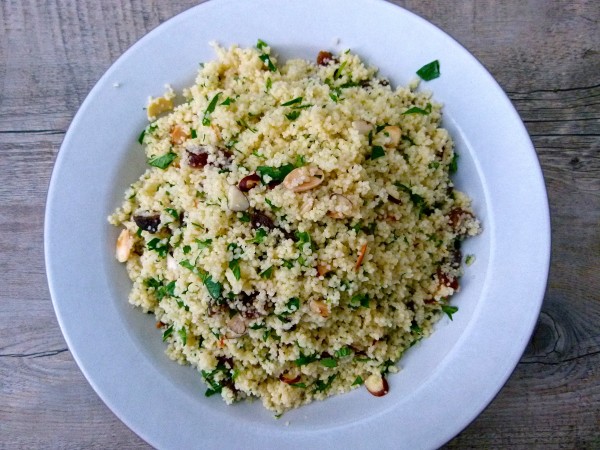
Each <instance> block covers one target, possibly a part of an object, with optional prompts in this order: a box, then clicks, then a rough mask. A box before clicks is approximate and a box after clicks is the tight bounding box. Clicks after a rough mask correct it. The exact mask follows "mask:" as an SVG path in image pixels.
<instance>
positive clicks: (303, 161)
mask: <svg viewBox="0 0 600 450" xmlns="http://www.w3.org/2000/svg"><path fill="white" fill-rule="evenodd" d="M305 165H306V159H305V158H304V155H296V162H294V166H296V167H302V166H305Z"/></svg>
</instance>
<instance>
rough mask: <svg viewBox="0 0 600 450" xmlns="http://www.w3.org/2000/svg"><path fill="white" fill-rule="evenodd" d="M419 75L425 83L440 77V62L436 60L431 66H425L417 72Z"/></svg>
mask: <svg viewBox="0 0 600 450" xmlns="http://www.w3.org/2000/svg"><path fill="white" fill-rule="evenodd" d="M417 75H419V76H420V77H421V79H423V80H424V81H431V80H434V79H435V78H438V77H439V76H440V62H439V61H438V60H437V59H436V60H435V61H431V62H430V63H429V64H425V65H424V66H423V67H421V68H420V69H419V70H417Z"/></svg>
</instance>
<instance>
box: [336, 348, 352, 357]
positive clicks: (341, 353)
mask: <svg viewBox="0 0 600 450" xmlns="http://www.w3.org/2000/svg"><path fill="white" fill-rule="evenodd" d="M351 354H352V350H350V348H349V347H342V348H340V349H339V350H336V351H335V353H334V356H335V357H336V358H345V357H346V356H350V355H351Z"/></svg>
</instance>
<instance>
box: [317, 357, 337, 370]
mask: <svg viewBox="0 0 600 450" xmlns="http://www.w3.org/2000/svg"><path fill="white" fill-rule="evenodd" d="M320 362H321V364H322V365H324V366H325V367H329V368H333V367H337V360H336V359H335V358H323V359H321V360H320Z"/></svg>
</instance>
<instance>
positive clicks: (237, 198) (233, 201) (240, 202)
mask: <svg viewBox="0 0 600 450" xmlns="http://www.w3.org/2000/svg"><path fill="white" fill-rule="evenodd" d="M227 206H228V207H229V209H230V210H231V211H246V210H247V209H248V208H250V202H249V201H248V199H247V198H246V196H245V195H244V193H243V192H242V191H240V190H239V188H238V187H237V186H229V189H228V190H227Z"/></svg>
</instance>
